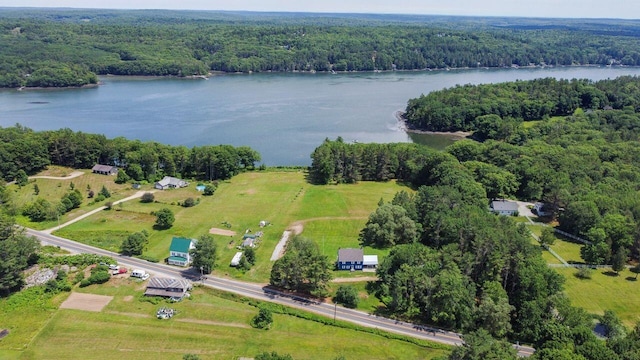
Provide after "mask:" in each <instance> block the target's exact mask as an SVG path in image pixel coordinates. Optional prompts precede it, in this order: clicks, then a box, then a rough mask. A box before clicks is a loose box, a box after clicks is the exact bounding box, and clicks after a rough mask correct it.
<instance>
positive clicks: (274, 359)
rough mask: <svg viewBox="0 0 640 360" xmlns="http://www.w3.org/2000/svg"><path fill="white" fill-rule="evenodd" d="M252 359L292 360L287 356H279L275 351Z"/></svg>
mask: <svg viewBox="0 0 640 360" xmlns="http://www.w3.org/2000/svg"><path fill="white" fill-rule="evenodd" d="M254 359H255V360H293V357H291V355H289V354H283V355H279V354H278V353H277V352H275V351H273V352H271V353H269V352H266V351H265V352H263V353H260V354H258V355H256V357H255V358H254Z"/></svg>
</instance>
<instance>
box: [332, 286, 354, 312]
mask: <svg viewBox="0 0 640 360" xmlns="http://www.w3.org/2000/svg"><path fill="white" fill-rule="evenodd" d="M359 301H360V298H359V297H358V290H357V289H356V288H355V287H353V286H351V285H340V287H339V288H338V291H336V297H335V302H337V303H338V304H342V305H344V306H345V307H348V308H351V309H354V308H356V307H357V306H358V302H359Z"/></svg>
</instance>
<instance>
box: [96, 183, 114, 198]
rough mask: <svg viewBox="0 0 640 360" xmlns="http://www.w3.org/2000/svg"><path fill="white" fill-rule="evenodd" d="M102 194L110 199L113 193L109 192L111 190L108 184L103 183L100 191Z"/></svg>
mask: <svg viewBox="0 0 640 360" xmlns="http://www.w3.org/2000/svg"><path fill="white" fill-rule="evenodd" d="M99 194H100V195H102V196H104V198H105V199H108V198H110V197H111V193H110V192H109V190H108V189H107V187H106V186H104V185H102V189H100V192H99Z"/></svg>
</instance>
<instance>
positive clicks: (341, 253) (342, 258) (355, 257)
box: [338, 248, 364, 262]
mask: <svg viewBox="0 0 640 360" xmlns="http://www.w3.org/2000/svg"><path fill="white" fill-rule="evenodd" d="M363 257H364V252H363V251H362V249H350V248H347V249H339V250H338V262H347V261H349V262H354V261H357V262H361V261H362V260H363Z"/></svg>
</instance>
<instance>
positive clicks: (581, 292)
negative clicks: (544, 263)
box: [556, 268, 640, 328]
mask: <svg viewBox="0 0 640 360" xmlns="http://www.w3.org/2000/svg"><path fill="white" fill-rule="evenodd" d="M556 271H558V272H559V273H560V274H562V275H563V276H564V277H565V279H566V283H565V293H566V294H567V296H568V297H569V299H571V304H573V305H575V306H578V307H581V308H583V309H585V310H587V311H588V312H590V313H593V314H599V315H602V314H603V313H604V311H605V310H613V311H614V312H615V313H616V315H618V316H619V317H620V319H622V321H623V322H624V324H625V325H626V326H627V327H628V328H632V327H633V326H634V325H635V324H636V322H638V321H640V314H639V313H638V309H640V279H638V280H637V281H636V280H634V278H635V274H634V273H632V272H630V271H629V270H624V271H622V272H620V275H617V276H616V275H613V274H612V273H611V270H610V269H597V270H593V271H592V278H591V279H580V278H578V277H576V276H575V273H576V272H577V271H578V270H577V269H573V268H558V269H556Z"/></svg>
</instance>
